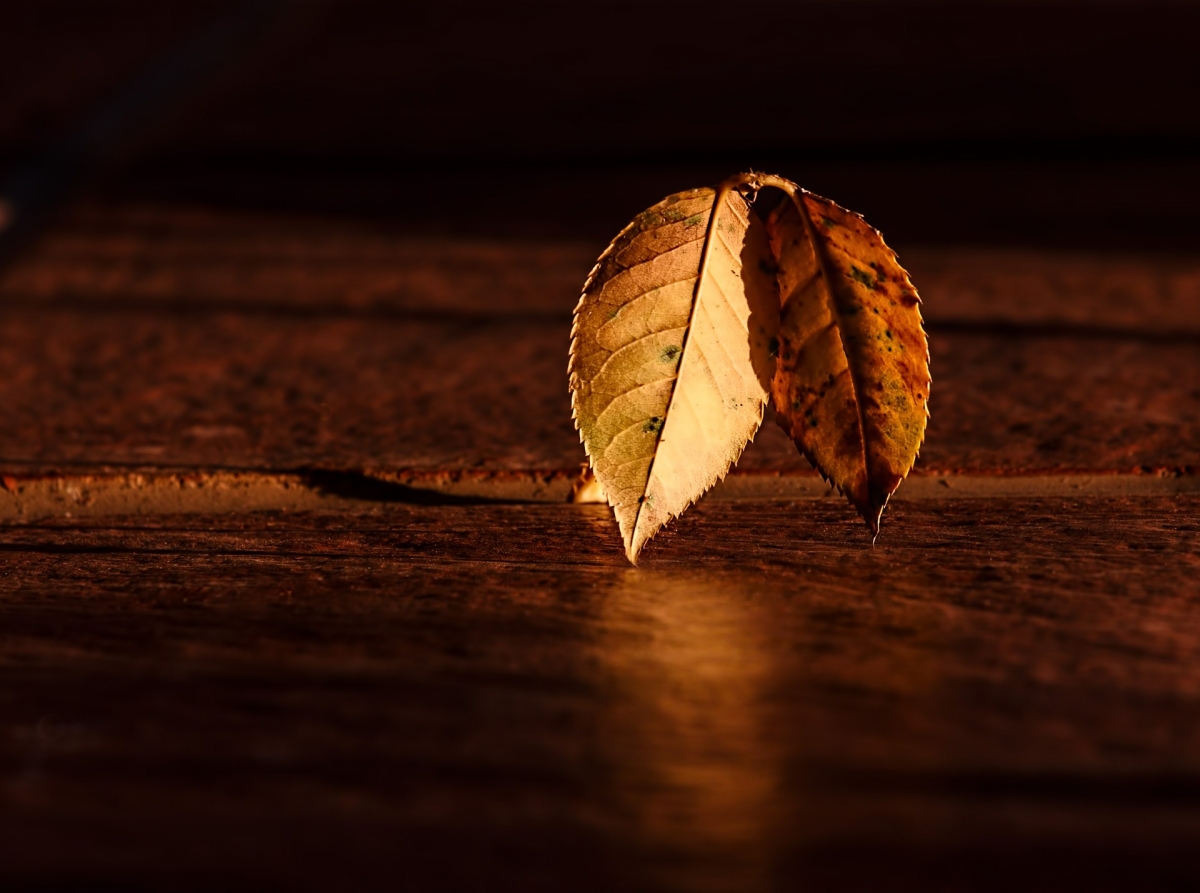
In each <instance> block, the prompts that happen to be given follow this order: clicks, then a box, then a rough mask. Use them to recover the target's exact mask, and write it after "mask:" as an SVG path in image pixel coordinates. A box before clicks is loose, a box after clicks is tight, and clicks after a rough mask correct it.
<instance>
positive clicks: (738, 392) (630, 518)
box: [569, 185, 779, 564]
mask: <svg viewBox="0 0 1200 893" xmlns="http://www.w3.org/2000/svg"><path fill="white" fill-rule="evenodd" d="M714 207H715V208H716V209H717V210H716V212H715V213H714V211H713V209H714ZM773 271H774V265H773V263H772V261H771V253H770V248H769V246H768V243H767V237H766V232H765V230H764V228H763V225H762V223H761V222H760V221H759V220H758V218H757V217H755V215H754V214H753V213H752V212H751V210H750V208H749V207H748V206H747V204H746V202H745V200H744V199H743V198H742V197H741V195H739V194H738V192H736V191H734V190H733V189H732V188H730V187H729V186H728V185H725V186H722V187H720V188H718V189H717V190H712V189H695V190H689V191H687V192H681V193H678V194H676V195H672V196H670V197H669V198H667V199H664V200H663V201H661V202H659V203H658V204H657V205H655V206H654V207H652V208H650V209H649V210H647V211H645V212H643V213H642V214H639V215H638V216H637V218H635V219H634V221H633V222H632V223H631V224H630V225H629V226H627V227H626V228H625V229H624V230H623V231H622V232H621V233H620V234H619V235H618V236H617V238H616V239H615V240H614V241H613V243H612V244H611V245H610V246H609V247H608V249H607V250H606V251H605V252H604V253H603V254H602V255H601V256H600V259H599V261H598V262H597V264H596V267H595V269H593V270H592V273H591V275H590V276H589V277H588V280H587V282H586V283H585V284H584V290H583V297H582V298H581V299H580V301H579V306H578V307H577V308H576V310H575V322H574V326H573V328H572V331H571V360H570V366H569V374H570V386H571V398H572V400H571V402H572V407H573V410H574V416H575V423H576V425H577V427H578V428H579V432H580V436H581V438H582V440H583V443H584V447H585V449H586V451H587V455H588V459H589V461H590V463H591V466H592V469H593V471H594V472H595V476H596V479H597V480H598V481H599V483H600V485H601V487H602V488H603V492H604V493H605V495H606V496H607V497H608V502H609V504H610V505H611V506H612V508H613V512H614V514H615V515H616V519H617V523H618V525H619V527H620V530H621V535H622V537H623V538H624V541H625V552H626V555H627V556H628V557H629V560H630V561H631V562H633V563H635V564H636V563H637V557H638V553H639V552H640V551H641V550H642V547H643V546H644V545H645V544H646V542H647V541H648V540H649V539H650V538H651V537H652V536H654V534H655V533H657V532H658V531H659V530H660V529H661V528H662V526H663V525H664V524H666V523H667V522H668V521H670V520H671V519H672V518H674V517H676V516H678V515H679V514H680V513H681V512H682V511H683V510H684V509H686V508H687V507H688V506H689V505H690V504H691V503H692V502H694V501H695V500H696V499H698V498H699V497H700V496H701V495H702V494H703V493H704V492H705V491H706V490H708V489H709V488H710V487H711V486H712V485H713V484H715V483H716V482H717V481H718V480H720V479H721V478H722V477H724V475H725V473H726V472H727V471H728V470H729V466H730V465H731V464H732V463H733V462H735V461H736V460H737V458H738V456H740V455H741V452H742V450H743V449H744V448H745V446H746V444H747V442H749V440H750V438H752V437H753V436H754V434H755V432H756V431H757V430H758V427H759V425H760V424H761V422H762V415H763V409H764V407H765V405H766V400H767V395H768V391H769V388H770V382H771V376H772V374H773V372H774V360H773V359H772V358H771V357H770V352H769V346H768V345H769V342H770V340H771V339H772V338H773V337H774V335H775V329H776V326H777V325H778V312H779V296H778V292H777V290H776V285H775V278H774V275H773Z"/></svg>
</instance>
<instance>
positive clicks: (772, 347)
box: [767, 338, 779, 359]
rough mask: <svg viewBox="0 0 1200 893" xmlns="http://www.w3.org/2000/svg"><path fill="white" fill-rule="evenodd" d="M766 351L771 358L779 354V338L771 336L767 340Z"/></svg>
mask: <svg viewBox="0 0 1200 893" xmlns="http://www.w3.org/2000/svg"><path fill="white" fill-rule="evenodd" d="M767 353H769V354H770V355H771V359H775V358H776V357H777V356H779V339H778V338H772V339H771V340H770V341H768V342H767Z"/></svg>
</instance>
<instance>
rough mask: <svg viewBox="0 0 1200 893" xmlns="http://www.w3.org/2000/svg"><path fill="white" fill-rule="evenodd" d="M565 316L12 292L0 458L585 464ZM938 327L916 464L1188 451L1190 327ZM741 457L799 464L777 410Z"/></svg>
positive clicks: (1132, 459) (1164, 461)
mask: <svg viewBox="0 0 1200 893" xmlns="http://www.w3.org/2000/svg"><path fill="white" fill-rule="evenodd" d="M567 336H568V326H567V325H566V324H565V322H564V321H561V320H557V319H556V320H551V321H542V320H538V319H534V320H532V321H527V320H521V319H519V318H517V319H508V320H505V319H499V320H494V321H492V322H490V323H487V324H481V323H478V322H474V323H471V322H468V323H467V324H462V323H458V322H453V321H450V320H446V321H425V322H422V321H419V320H413V319H405V318H404V317H403V316H400V317H396V318H388V317H374V318H372V317H370V316H367V317H361V316H355V315H349V316H338V317H333V318H327V319H321V320H312V319H307V318H303V317H300V318H296V317H291V316H285V315H273V314H272V315H259V314H255V315H248V314H237V313H228V312H226V313H215V314H200V315H194V314H192V313H188V312H184V313H175V314H163V313H143V312H137V311H128V310H120V309H118V310H112V311H107V310H104V309H103V308H99V307H97V308H94V309H91V310H84V309H77V310H73V311H68V310H53V309H51V310H47V311H45V312H42V311H38V310H32V309H26V310H20V309H12V308H5V309H3V310H0V344H2V349H0V401H2V402H3V405H4V406H5V408H6V418H7V420H8V423H9V426H10V427H9V430H10V435H9V436H8V437H7V438H6V440H5V442H4V444H3V447H2V448H0V466H2V468H3V470H4V471H6V472H7V473H10V474H11V473H40V472H48V471H55V470H58V471H67V470H71V469H76V470H78V469H88V468H91V469H96V468H103V467H106V466H112V467H128V466H131V465H133V466H143V467H148V468H153V467H170V468H178V467H185V468H186V467H198V468H214V467H217V468H220V467H225V468H257V469H273V470H286V469H294V468H299V467H307V466H319V467H327V468H337V469H356V470H363V469H376V470H393V471H394V470H401V469H409V468H418V469H420V468H424V469H443V470H468V469H484V470H489V469H490V470H530V469H532V470H565V469H571V468H577V467H578V465H579V463H580V462H581V461H582V460H583V455H582V451H581V449H580V447H579V445H578V438H577V435H576V434H575V432H574V429H573V425H572V422H571V418H570V407H569V403H568V399H567V394H566V387H565V374H564V371H563V370H564V357H565V356H566V354H567ZM930 345H931V348H930V349H931V352H932V366H933V372H934V380H935V384H934V391H933V397H932V400H931V410H932V413H933V417H932V421H931V423H930V427H929V431H928V437H927V442H926V446H925V448H924V450H923V454H922V458H921V461H920V464H919V466H918V467H919V468H921V469H922V470H923V471H927V472H943V471H946V472H960V471H968V472H973V473H1006V472H1022V473H1044V472H1048V471H1053V472H1057V471H1062V470H1067V471H1092V472H1094V471H1109V470H1131V469H1139V468H1143V467H1145V468H1149V469H1157V468H1164V467H1165V468H1183V469H1184V470H1186V468H1187V467H1190V466H1192V465H1193V464H1194V463H1195V452H1194V449H1193V444H1195V443H1196V442H1197V439H1198V438H1200V390H1198V389H1197V387H1196V382H1197V381H1200V352H1198V351H1197V350H1196V345H1195V344H1193V343H1190V342H1189V341H1186V340H1185V341H1183V342H1181V343H1175V342H1170V341H1168V342H1165V343H1156V342H1148V341H1145V340H1125V339H1122V338H1115V339H1114V338H1108V337H1105V338H1102V339H1100V340H1098V341H1097V340H1096V339H1089V338H1077V337H1068V336H1064V335H1044V334H1035V335H1032V336H1029V337H1023V338H1014V337H1012V336H1011V335H1008V334H1001V335H993V334H987V333H982V332H981V333H972V332H949V333H945V334H938V333H937V331H936V330H935V331H934V333H933V335H932V337H931V339H930ZM984 395H986V397H985V396H984ZM740 467H742V468H744V469H746V470H760V471H761V470H771V471H802V470H803V469H805V468H806V467H807V466H806V463H805V462H804V460H803V459H802V458H801V457H800V456H799V454H798V453H797V452H796V450H795V447H794V446H792V444H791V443H790V441H788V440H787V439H786V438H785V437H784V436H783V435H782V433H781V432H780V431H778V430H777V428H776V426H775V425H774V424H772V423H768V424H766V425H765V426H764V429H763V431H762V433H760V435H759V437H758V440H757V441H756V442H755V443H754V444H753V445H752V447H751V448H750V449H749V450H748V451H747V453H746V455H745V457H744V459H743V461H742V463H741V466H740Z"/></svg>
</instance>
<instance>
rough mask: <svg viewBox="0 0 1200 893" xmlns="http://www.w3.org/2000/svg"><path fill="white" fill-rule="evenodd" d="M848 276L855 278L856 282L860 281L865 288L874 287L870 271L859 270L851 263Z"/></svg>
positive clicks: (873, 279)
mask: <svg viewBox="0 0 1200 893" xmlns="http://www.w3.org/2000/svg"><path fill="white" fill-rule="evenodd" d="M850 278H851V279H853V280H855V281H856V282H861V283H862V284H863V285H865V286H866V287H867V288H874V287H875V277H874V276H872V275H871V274H870V273H868V272H867V271H866V270H860V269H859V268H858V267H856V266H854V265H853V264H851V265H850Z"/></svg>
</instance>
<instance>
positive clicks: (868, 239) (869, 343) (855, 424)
mask: <svg viewBox="0 0 1200 893" xmlns="http://www.w3.org/2000/svg"><path fill="white" fill-rule="evenodd" d="M748 179H749V180H750V181H751V182H753V183H754V184H755V185H762V186H776V187H779V188H782V189H784V191H786V192H787V193H788V198H786V199H785V200H784V201H783V203H782V204H780V205H779V206H778V207H777V208H775V210H774V211H772V213H771V214H770V215H769V216H768V218H767V221H766V225H767V230H768V232H769V233H770V238H771V248H772V251H773V253H774V255H775V258H776V263H777V264H778V267H779V272H778V280H779V294H780V298H781V300H782V304H783V306H782V310H781V314H780V324H779V346H778V365H777V368H776V372H775V379H774V382H773V385H772V396H773V399H774V404H775V409H776V413H777V418H778V420H779V423H780V425H782V426H783V429H784V430H785V431H787V432H788V434H789V435H791V437H792V439H793V440H795V442H796V445H797V446H798V447H799V448H800V450H801V451H802V452H803V453H804V455H805V456H807V457H808V458H809V460H810V461H811V462H812V463H813V465H815V466H816V468H817V469H818V470H819V471H820V472H821V473H822V474H823V475H824V476H825V477H826V478H827V479H828V480H830V481H832V482H833V483H834V484H835V485H836V486H837V488H838V489H839V490H841V491H842V493H843V494H845V495H846V497H847V498H848V499H849V500H850V502H851V503H852V504H853V505H854V507H855V508H857V509H858V511H859V513H860V514H861V515H862V516H863V519H864V520H865V521H866V522H867V525H868V526H869V527H870V528H871V532H872V533H873V534H878V532H879V520H880V516H881V515H882V513H883V507H884V505H885V504H886V503H887V500H888V497H889V496H891V495H892V493H893V492H895V490H896V487H897V486H899V484H900V482H901V481H902V480H903V479H904V477H905V476H906V475H907V474H908V472H909V471H910V470H911V469H912V466H913V462H915V461H916V458H917V452H918V450H919V449H920V447H921V442H922V440H923V439H924V437H925V423H926V420H927V418H928V416H929V413H928V400H929V386H930V378H929V345H928V342H927V341H926V338H925V331H924V329H923V328H922V325H921V312H920V309H919V308H920V303H921V302H920V299H919V298H918V297H917V292H916V289H915V288H913V285H912V283H911V282H910V281H909V278H908V274H907V273H906V272H905V271H904V270H903V268H901V266H900V264H899V263H898V262H897V260H896V255H895V252H893V251H892V250H891V249H890V248H888V247H887V245H885V244H884V241H883V237H882V236H881V235H880V234H879V232H878V231H876V230H875V229H873V228H872V227H871V226H869V225H868V224H867V222H866V221H865V220H863V218H862V217H860V216H859V215H858V214H855V213H853V212H852V211H847V210H846V209H845V208H842V207H839V206H838V205H836V204H834V203H833V202H831V201H829V200H828V199H824V198H821V197H820V196H817V195H813V194H812V193H810V192H806V191H805V190H803V189H800V188H799V187H797V186H796V184H794V183H792V182H791V181H790V180H783V179H782V178H779V177H769V176H758V177H756V176H754V175H749V178H748Z"/></svg>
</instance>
